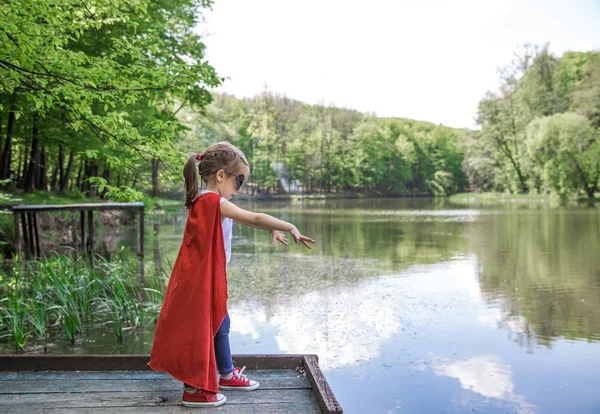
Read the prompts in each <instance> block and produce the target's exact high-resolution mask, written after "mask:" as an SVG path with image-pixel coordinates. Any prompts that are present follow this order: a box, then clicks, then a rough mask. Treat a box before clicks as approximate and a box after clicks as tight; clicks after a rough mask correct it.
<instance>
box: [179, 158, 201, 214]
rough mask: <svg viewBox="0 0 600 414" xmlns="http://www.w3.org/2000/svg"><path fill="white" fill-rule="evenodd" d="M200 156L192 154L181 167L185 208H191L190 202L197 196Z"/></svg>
mask: <svg viewBox="0 0 600 414" xmlns="http://www.w3.org/2000/svg"><path fill="white" fill-rule="evenodd" d="M201 157H202V156H201V155H200V154H192V155H190V157H189V158H188V160H187V162H186V163H185V167H183V182H184V187H185V203H184V205H185V208H187V209H189V208H190V207H191V206H192V201H193V200H194V199H195V198H196V196H198V191H199V187H200V181H199V180H198V175H199V168H198V161H199V159H200V158H201Z"/></svg>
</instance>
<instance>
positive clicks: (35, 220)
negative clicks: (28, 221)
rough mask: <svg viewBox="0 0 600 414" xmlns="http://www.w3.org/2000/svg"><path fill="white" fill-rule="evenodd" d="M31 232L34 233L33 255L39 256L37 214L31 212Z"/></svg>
mask: <svg viewBox="0 0 600 414" xmlns="http://www.w3.org/2000/svg"><path fill="white" fill-rule="evenodd" d="M32 215H33V234H34V235H35V256H36V257H40V256H41V253H40V235H39V231H38V223H37V214H35V213H33V214H32Z"/></svg>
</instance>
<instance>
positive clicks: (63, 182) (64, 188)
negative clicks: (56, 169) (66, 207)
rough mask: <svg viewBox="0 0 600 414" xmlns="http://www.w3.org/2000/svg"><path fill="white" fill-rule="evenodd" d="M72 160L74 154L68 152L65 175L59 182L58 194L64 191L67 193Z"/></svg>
mask: <svg viewBox="0 0 600 414" xmlns="http://www.w3.org/2000/svg"><path fill="white" fill-rule="evenodd" d="M74 159H75V153H74V152H73V151H71V152H69V162H68V163H67V171H66V172H65V175H64V176H63V177H62V179H61V181H60V187H59V189H58V192H59V193H64V192H65V191H67V188H68V184H69V180H70V179H71V172H72V171H73V163H74ZM77 180H78V181H79V177H77Z"/></svg>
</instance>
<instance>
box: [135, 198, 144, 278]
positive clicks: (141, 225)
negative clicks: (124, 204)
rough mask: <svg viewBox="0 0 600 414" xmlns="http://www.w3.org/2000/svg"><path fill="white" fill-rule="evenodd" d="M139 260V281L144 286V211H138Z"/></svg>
mask: <svg viewBox="0 0 600 414" xmlns="http://www.w3.org/2000/svg"><path fill="white" fill-rule="evenodd" d="M137 258H138V281H139V283H140V285H141V286H144V284H145V283H144V278H145V276H144V209H143V208H140V209H139V210H138V223H137Z"/></svg>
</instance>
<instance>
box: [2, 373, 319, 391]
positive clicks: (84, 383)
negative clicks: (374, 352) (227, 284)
mask: <svg viewBox="0 0 600 414" xmlns="http://www.w3.org/2000/svg"><path fill="white" fill-rule="evenodd" d="M248 376H249V378H251V379H254V380H256V381H258V382H259V383H260V385H261V386H260V389H261V390H284V389H310V388H311V387H310V384H309V383H308V380H307V379H306V378H305V377H300V378H294V377H282V378H276V377H275V378H260V376H258V375H253V374H252V373H250V372H249V373H248ZM181 387H182V384H181V382H179V381H177V380H175V379H172V378H167V379H120V378H119V379H112V380H108V379H107V380H103V381H98V380H89V379H71V380H68V379H65V380H60V381H25V380H23V381H1V382H0V395H2V394H31V393H32V392H35V393H38V392H39V393H42V392H43V393H68V392H70V393H82V392H99V391H107V392H108V391H114V392H118V391H169V390H171V391H172V390H181Z"/></svg>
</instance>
